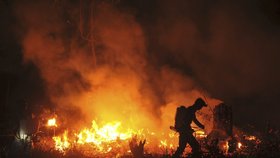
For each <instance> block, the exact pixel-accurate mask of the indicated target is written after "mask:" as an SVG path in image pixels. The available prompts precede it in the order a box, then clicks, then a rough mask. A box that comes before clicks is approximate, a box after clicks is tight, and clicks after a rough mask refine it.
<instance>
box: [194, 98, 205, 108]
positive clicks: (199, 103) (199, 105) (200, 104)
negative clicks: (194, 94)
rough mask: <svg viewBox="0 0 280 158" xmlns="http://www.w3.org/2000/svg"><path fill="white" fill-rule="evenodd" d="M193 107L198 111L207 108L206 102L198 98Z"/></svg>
mask: <svg viewBox="0 0 280 158" xmlns="http://www.w3.org/2000/svg"><path fill="white" fill-rule="evenodd" d="M193 106H194V107H195V108H196V109H197V110H200V109H202V107H207V104H206V103H205V101H204V100H203V99H201V98H197V99H196V100H195V102H194V104H193Z"/></svg>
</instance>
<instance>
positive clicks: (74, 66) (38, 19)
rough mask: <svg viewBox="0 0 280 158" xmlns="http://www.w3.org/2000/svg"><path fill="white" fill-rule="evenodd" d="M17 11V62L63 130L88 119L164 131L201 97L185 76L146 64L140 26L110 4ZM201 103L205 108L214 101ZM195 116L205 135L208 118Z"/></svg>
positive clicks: (20, 7)
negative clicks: (20, 59) (37, 79)
mask: <svg viewBox="0 0 280 158" xmlns="http://www.w3.org/2000/svg"><path fill="white" fill-rule="evenodd" d="M16 6H17V7H16V12H17V16H18V19H19V20H20V22H21V24H22V27H23V28H25V31H24V32H23V33H22V47H23V53H24V61H25V62H26V63H28V62H32V63H34V64H35V65H37V66H38V68H39V70H40V74H41V76H42V78H43V79H44V81H45V86H46V89H47V93H48V95H49V98H50V100H51V101H52V103H53V104H54V105H55V107H56V112H57V114H59V115H60V117H62V118H63V119H65V120H66V121H65V123H67V122H69V123H72V122H73V121H75V122H77V124H75V125H74V126H77V127H79V126H80V125H81V126H84V124H80V123H79V122H85V123H89V122H90V121H92V120H93V119H95V120H97V121H99V122H101V123H102V122H108V121H122V122H123V126H124V127H128V128H133V129H139V128H143V127H144V128H149V129H157V130H158V128H160V127H162V128H164V129H165V130H169V129H168V128H169V125H172V124H173V123H174V114H175V110H176V107H177V106H178V105H179V104H186V105H191V104H192V103H193V102H194V100H195V99H196V98H197V97H202V96H206V97H207V93H205V92H203V91H201V90H200V89H198V87H197V86H196V83H195V82H194V81H193V79H192V77H191V76H188V75H185V74H184V73H183V72H181V71H178V70H176V69H173V68H171V67H169V65H163V66H157V65H155V64H154V63H153V61H152V60H149V52H148V50H147V42H148V41H147V39H148V38H147V37H146V34H145V33H144V30H143V28H142V26H141V25H140V23H139V22H137V20H136V19H135V17H134V16H133V14H131V13H129V12H127V11H125V10H122V9H119V8H117V7H116V6H114V5H112V4H111V3H107V2H104V1H101V2H99V1H80V2H79V1H73V2H66V1H60V2H59V3H58V2H57V3H54V2H53V1H39V2H32V3H31V2H27V1H24V2H18V3H17V4H16ZM77 6H78V7H77ZM202 92H203V93H202ZM202 94H203V95H202ZM207 98H208V99H207V100H208V103H209V104H210V105H211V106H214V105H216V104H217V103H218V102H219V100H216V99H211V98H209V97H207ZM209 110H210V109H205V110H204V113H209V112H210V111H209ZM199 117H201V118H202V119H204V121H205V122H206V127H207V129H208V130H210V129H211V126H212V124H211V119H205V118H204V117H203V115H201V116H199ZM71 126H72V127H73V125H71Z"/></svg>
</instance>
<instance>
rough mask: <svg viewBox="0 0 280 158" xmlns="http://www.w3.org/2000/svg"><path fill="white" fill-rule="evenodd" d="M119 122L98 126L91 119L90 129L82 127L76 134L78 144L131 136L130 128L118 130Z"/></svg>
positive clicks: (100, 142) (96, 142)
mask: <svg viewBox="0 0 280 158" xmlns="http://www.w3.org/2000/svg"><path fill="white" fill-rule="evenodd" d="M120 125H121V123H120V122H115V123H107V124H106V125H104V126H103V127H101V128H99V127H98V125H97V123H96V122H95V121H92V127H91V129H87V128H86V129H84V130H82V131H80V132H79V133H78V134H77V137H78V141H77V143H78V144H85V143H93V144H95V145H100V144H102V143H103V142H110V141H115V140H117V139H120V140H126V139H128V138H131V137H132V134H133V132H132V130H127V131H125V132H121V131H120Z"/></svg>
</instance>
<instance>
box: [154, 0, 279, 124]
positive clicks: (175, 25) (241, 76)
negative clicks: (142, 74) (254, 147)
mask: <svg viewBox="0 0 280 158" xmlns="http://www.w3.org/2000/svg"><path fill="white" fill-rule="evenodd" d="M277 6H279V3H278V2H276V1H262V0H260V1H246V2H244V1H234V2H225V1H218V0H217V1H213V2H212V1H211V3H210V2H209V3H207V2H206V1H200V0H199V1H180V0H178V1H176V2H170V1H163V2H162V3H161V8H160V9H158V11H157V14H158V15H161V16H159V18H158V19H159V20H158V22H157V29H156V30H159V31H158V34H159V37H158V41H159V42H158V47H160V48H163V49H164V50H165V53H166V54H167V55H166V56H171V55H172V57H174V59H173V63H176V64H173V67H175V68H176V69H177V70H180V71H186V70H191V71H190V72H189V73H191V75H192V77H193V78H194V79H195V81H197V82H198V84H199V85H200V86H202V87H203V88H204V89H207V90H208V92H209V93H210V94H212V95H213V96H215V97H217V98H220V99H222V100H223V101H225V102H226V104H230V105H233V106H234V107H233V108H234V110H235V116H236V117H235V120H236V121H237V123H239V124H242V122H245V124H246V123H253V124H261V123H262V124H263V123H265V121H268V120H270V121H271V120H274V119H275V120H278V119H276V117H275V116H277V114H276V113H275V112H273V110H272V109H276V108H278V105H277V101H276V100H277V99H276V98H277V97H276V96H277V95H279V90H277V88H276V87H279V82H278V81H279V70H278V67H279V62H278V61H277V59H278V58H279V53H277V51H278V50H279V44H278V43H279V25H277V23H278V22H279V20H278V21H277V17H279V14H277V13H278V12H279V9H278V10H277V9H275V8H277ZM268 11H269V12H268ZM178 65H179V66H178ZM267 106H268V107H269V108H265V107H267ZM256 117H259V118H260V119H259V120H256V119H255V118H256ZM272 122H273V121H272ZM274 123H275V124H277V123H276V122H275V121H274Z"/></svg>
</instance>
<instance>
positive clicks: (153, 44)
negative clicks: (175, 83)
mask: <svg viewBox="0 0 280 158" xmlns="http://www.w3.org/2000/svg"><path fill="white" fill-rule="evenodd" d="M87 2H88V1H87ZM37 3H38V7H42V8H44V6H46V5H50V6H51V5H55V6H58V7H61V8H62V10H65V12H64V13H65V14H64V18H65V21H64V23H65V24H63V25H68V24H69V25H70V26H69V27H67V29H68V31H66V33H65V34H63V36H65V37H66V38H67V37H69V38H70V37H71V35H69V34H70V33H69V34H67V32H73V31H72V30H75V26H72V23H71V22H73V21H75V20H74V18H73V17H74V16H71V15H70V13H71V9H75V7H78V4H79V1H78V0H70V1H68V2H66V0H46V1H45V2H42V4H40V2H37V1H34V4H33V2H31V1H27V0H1V1H0V17H1V24H0V72H1V73H3V74H4V73H5V74H11V75H12V76H14V77H13V78H14V79H13V80H14V81H13V87H12V89H13V91H12V93H11V98H12V99H10V100H11V104H12V105H11V106H13V109H14V110H15V111H20V110H21V109H22V106H23V105H22V100H24V102H28V104H32V105H33V106H36V105H42V104H47V103H48V102H50V101H49V98H48V96H47V94H46V92H45V91H46V88H45V83H44V80H43V79H42V78H43V77H42V76H41V75H40V69H39V68H38V67H37V65H36V63H34V62H32V61H26V60H24V57H23V56H24V55H23V44H22V39H23V38H24V36H25V34H26V32H27V30H28V25H25V22H24V20H22V19H24V18H22V16H21V14H22V15H24V16H27V17H28V16H29V14H25V12H24V11H26V10H28V9H26V8H28V7H29V6H33V5H35V6H36V4H37ZM99 3H109V4H111V5H112V6H114V7H115V8H117V10H119V11H120V12H125V13H126V14H128V15H130V16H132V17H134V18H135V20H136V22H137V23H138V24H139V25H140V27H141V29H142V30H143V32H144V36H145V45H146V48H147V59H148V62H149V63H152V64H150V65H152V66H151V67H152V68H153V69H158V68H160V67H163V66H168V67H169V68H170V69H174V70H176V72H180V73H181V74H184V75H186V76H189V77H190V78H191V79H192V80H194V82H195V85H196V86H197V87H200V88H202V89H204V90H205V91H207V93H208V94H209V95H210V96H211V97H213V98H217V99H220V100H222V101H224V102H225V103H226V104H228V105H232V106H233V116H234V123H235V125H236V126H239V127H245V128H246V127H248V126H254V127H256V128H259V129H262V128H264V127H265V125H266V124H267V123H270V124H272V125H273V126H275V127H280V124H279V120H280V115H279V112H280V107H279V95H280V89H279V87H280V63H279V59H280V52H279V50H280V45H279V42H280V1H278V0H247V1H244V0H235V1H224V0H172V1H171V0H115V1H114V0H104V1H102V0H99V1H96V4H99ZM46 7H47V6H46ZM19 8H20V9H19ZM22 8H24V9H22ZM46 11H47V9H46V10H44V9H43V10H42V12H45V13H47V12H46ZM73 12H74V11H73ZM39 15H40V14H39ZM46 15H47V16H48V13H47V14H46ZM52 15H53V14H52V13H49V16H50V17H52ZM42 18H44V17H42ZM48 18H49V17H48ZM105 20H108V21H110V19H105ZM47 22H48V21H47ZM33 29H36V27H34V28H33ZM55 36H56V35H53V37H54V38H55ZM46 49H48V48H46ZM100 49H103V48H100ZM102 59H103V58H102ZM46 60H48V58H46ZM49 64H52V61H49ZM135 64H136V65H135V66H136V67H137V66H138V65H137V64H138V63H135ZM157 77H158V76H153V77H152V78H157ZM159 94H160V92H159ZM186 97H187V96H186Z"/></svg>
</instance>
